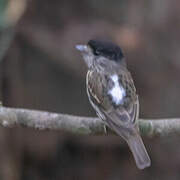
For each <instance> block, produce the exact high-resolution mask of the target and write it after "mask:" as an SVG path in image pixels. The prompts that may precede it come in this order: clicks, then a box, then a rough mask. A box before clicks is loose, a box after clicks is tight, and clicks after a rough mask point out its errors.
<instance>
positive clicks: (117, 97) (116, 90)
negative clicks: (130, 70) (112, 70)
mask: <svg viewBox="0 0 180 180" xmlns="http://www.w3.org/2000/svg"><path fill="white" fill-rule="evenodd" d="M110 78H111V79H112V81H113V82H114V86H113V87H112V88H111V89H110V90H109V91H108V94H109V95H111V97H112V100H113V102H114V103H115V104H116V105H119V104H122V103H123V98H124V96H126V92H125V89H124V88H123V87H122V86H121V85H120V84H119V81H118V76H117V75H116V74H114V75H112V76H110Z"/></svg>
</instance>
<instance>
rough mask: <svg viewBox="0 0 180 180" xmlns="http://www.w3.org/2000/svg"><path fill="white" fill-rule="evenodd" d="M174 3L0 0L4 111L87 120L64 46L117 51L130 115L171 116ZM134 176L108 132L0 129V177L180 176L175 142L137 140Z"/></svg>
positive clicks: (177, 18) (178, 72) (179, 43)
mask: <svg viewBox="0 0 180 180" xmlns="http://www.w3.org/2000/svg"><path fill="white" fill-rule="evenodd" d="M179 7H180V1H178V0H173V1H171V0H151V1H143V0H139V1H133V0H114V1H105V0H99V1H95V0H76V1H72V0H53V1H51V0H0V98H1V100H2V101H3V104H4V105H5V106H9V107H19V108H29V109H37V110H45V111H52V112H59V113H68V114H74V115H83V116H95V113H94V111H93V109H92V108H91V106H90V105H89V102H88V98H87V95H86V89H85V74H86V70H87V69H86V66H85V64H84V63H83V60H82V58H81V57H80V54H79V53H78V52H77V51H76V50H75V48H74V46H75V45H76V44H78V43H86V42H87V41H88V40H89V39H94V38H103V39H106V40H110V41H113V42H115V43H117V44H118V45H120V46H121V47H122V49H123V51H124V54H125V56H126V58H127V62H128V67H129V69H130V71H131V73H132V75H133V77H134V81H135V84H136V87H137V92H138V94H139V97H140V117H142V118H163V117H166V118H167V117H180V110H179V108H180V35H179V32H180V11H179ZM143 139H144V142H145V144H146V147H147V150H148V152H149V154H150V156H151V159H152V166H151V167H150V168H148V169H145V170H143V171H140V170H138V169H137V168H136V165H135V162H134V160H133V157H132V155H131V153H130V151H129V148H128V147H127V145H126V143H125V142H124V141H123V140H122V139H121V138H119V137H116V136H107V135H105V136H78V135H74V134H70V133H66V132H60V131H37V130H33V129H25V128H24V129H23V128H14V129H5V128H0V179H2V180H59V179H62V180H84V179H86V180H92V179H95V180H96V179H97V180H119V179H125V180H128V179H133V180H136V179H137V180H142V179H146V180H151V179H153V180H159V179H164V180H167V179H171V180H176V179H177V180H179V179H180V153H179V152H180V143H179V137H172V136H171V137H166V138H165V137H164V138H153V139H146V138H143Z"/></svg>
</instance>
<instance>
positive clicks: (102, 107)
mask: <svg viewBox="0 0 180 180" xmlns="http://www.w3.org/2000/svg"><path fill="white" fill-rule="evenodd" d="M76 49H77V50H78V51H80V54H81V55H82V57H83V59H84V61H85V64H86V65H87V68H88V71H87V75H86V88H87V95H88V98H89V101H90V104H91V105H92V107H93V108H94V110H95V111H96V114H97V116H98V117H99V118H100V119H101V120H102V121H103V122H104V124H105V125H106V126H107V127H109V128H110V129H112V130H113V131H114V132H115V133H117V134H118V135H119V136H121V137H122V138H123V139H124V140H125V141H126V142H127V144H128V146H129V148H130V150H131V152H132V154H133V157H134V159H135V162H136V165H137V167H138V168H139V169H144V168H146V167H149V166H150V165H151V160H150V158H149V155H148V153H147V151H146V148H145V146H144V143H143V141H142V138H141V136H140V133H139V127H138V125H137V121H138V118H139V98H138V95H137V93H136V88H135V85H134V82H133V79H132V76H131V74H130V72H129V71H128V68H127V63H126V59H125V57H124V54H123V52H122V50H121V48H120V47H119V46H118V45H116V44H114V43H112V42H108V41H102V40H89V41H88V42H87V43H86V44H77V45H76Z"/></svg>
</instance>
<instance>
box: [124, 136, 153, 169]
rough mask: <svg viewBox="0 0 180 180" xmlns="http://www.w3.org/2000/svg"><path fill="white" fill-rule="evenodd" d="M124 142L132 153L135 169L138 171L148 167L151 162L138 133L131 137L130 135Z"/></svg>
mask: <svg viewBox="0 0 180 180" xmlns="http://www.w3.org/2000/svg"><path fill="white" fill-rule="evenodd" d="M126 141H127V143H128V145H129V147H130V150H131V151H132V154H133V156H134V159H135V161H136V165H137V167H138V168H139V169H144V168H146V167H148V166H150V165H151V160H150V158H149V155H148V153H147V151H146V148H145V146H144V144H143V141H142V139H141V136H140V135H139V134H138V133H134V134H133V135H130V136H129V138H128V139H126Z"/></svg>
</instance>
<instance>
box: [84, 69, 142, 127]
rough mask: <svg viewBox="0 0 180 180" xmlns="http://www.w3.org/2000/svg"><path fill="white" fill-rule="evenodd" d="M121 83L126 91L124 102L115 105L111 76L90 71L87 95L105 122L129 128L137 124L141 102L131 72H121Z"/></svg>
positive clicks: (119, 77)
mask: <svg viewBox="0 0 180 180" xmlns="http://www.w3.org/2000/svg"><path fill="white" fill-rule="evenodd" d="M118 79H119V83H120V84H121V86H122V87H123V88H124V90H125V92H126V93H125V97H123V102H122V103H121V104H119V105H117V104H115V103H114V102H113V100H112V97H110V95H109V94H108V90H109V89H111V88H112V87H113V86H114V82H113V81H112V79H111V78H110V74H108V73H105V74H102V73H97V72H93V71H89V72H88V73H87V93H88V96H89V99H90V102H91V104H92V106H93V107H94V109H95V110H96V111H97V113H98V114H99V113H101V117H105V118H103V120H105V119H106V120H105V121H112V123H113V124H115V125H116V126H129V125H132V124H134V123H135V120H136V119H137V117H138V114H139V101H138V97H137V95H136V89H135V87H134V83H133V81H132V78H131V75H130V73H129V72H127V71H126V72H124V71H123V70H122V71H120V73H119V74H118ZM102 115H104V116H102Z"/></svg>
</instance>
